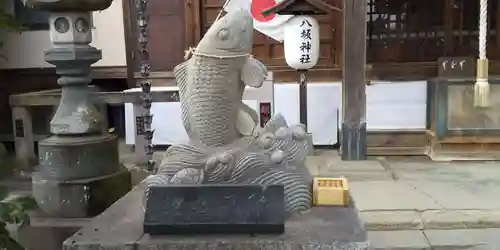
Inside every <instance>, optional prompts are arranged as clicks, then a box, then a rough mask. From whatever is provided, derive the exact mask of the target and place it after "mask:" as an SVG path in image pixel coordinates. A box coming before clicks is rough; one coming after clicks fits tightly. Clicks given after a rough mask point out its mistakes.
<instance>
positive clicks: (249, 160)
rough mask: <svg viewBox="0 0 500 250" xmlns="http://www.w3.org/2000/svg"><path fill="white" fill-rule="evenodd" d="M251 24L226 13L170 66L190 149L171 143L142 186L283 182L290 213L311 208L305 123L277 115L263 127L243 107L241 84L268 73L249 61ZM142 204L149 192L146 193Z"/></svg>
mask: <svg viewBox="0 0 500 250" xmlns="http://www.w3.org/2000/svg"><path fill="white" fill-rule="evenodd" d="M252 34H253V19H252V17H251V16H250V13H248V11H247V10H243V9H242V10H239V11H234V12H231V13H228V14H226V15H225V16H223V17H222V18H220V19H218V20H217V21H215V23H214V24H213V25H212V26H211V27H210V29H209V30H208V31H207V32H206V34H205V36H204V37H203V39H202V40H201V41H200V43H199V44H198V46H197V48H196V49H195V50H194V51H193V52H192V56H191V58H190V59H188V60H187V61H185V62H184V63H181V64H180V65H178V66H176V67H175V69H174V74H175V78H176V80H177V84H178V86H179V93H180V102H181V110H182V121H183V124H184V127H185V129H186V132H187V134H188V136H189V138H190V141H189V143H188V144H181V145H172V146H171V147H170V148H169V149H168V150H167V152H166V153H165V156H164V159H163V160H162V162H161V163H160V165H159V167H158V171H157V173H156V174H155V175H152V176H150V177H148V178H147V179H146V180H145V181H146V182H148V185H150V186H151V185H168V184H213V183H226V184H232V183H233V184H238V183H239V184H262V185H270V184H282V185H284V187H285V209H286V211H287V212H288V213H295V212H300V211H303V210H307V209H309V208H310V207H311V202H312V193H311V179H312V178H311V176H310V174H309V172H308V170H307V169H306V168H305V165H304V162H305V158H306V156H307V154H308V149H309V148H310V145H309V141H308V140H307V139H306V131H305V127H304V126H303V125H297V126H292V127H288V125H287V123H286V121H285V119H284V118H283V116H281V115H280V114H278V115H276V116H273V117H271V119H270V120H269V122H268V123H267V124H266V125H265V126H264V127H263V128H262V127H260V125H259V123H258V115H257V113H256V112H255V111H254V110H253V109H251V108H250V107H248V106H246V105H245V104H243V103H242V96H243V91H244V89H245V86H251V87H260V86H262V84H263V82H264V80H265V79H266V77H267V69H266V67H265V66H264V65H263V64H262V63H261V62H259V61H258V60H256V59H255V58H253V57H252V56H251V54H250V53H251V51H252V41H253V37H252ZM146 198H147V191H146Z"/></svg>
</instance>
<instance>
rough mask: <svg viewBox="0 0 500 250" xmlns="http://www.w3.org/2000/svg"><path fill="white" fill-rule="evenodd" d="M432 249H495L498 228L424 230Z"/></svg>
mask: <svg viewBox="0 0 500 250" xmlns="http://www.w3.org/2000/svg"><path fill="white" fill-rule="evenodd" d="M424 234H425V236H426V237H427V239H428V240H429V243H430V244H431V246H432V249H433V250H454V249H461V250H463V249H471V250H472V249H473V250H497V249H500V229H457V230H424Z"/></svg>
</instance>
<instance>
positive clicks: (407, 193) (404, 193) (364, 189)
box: [349, 181, 442, 211]
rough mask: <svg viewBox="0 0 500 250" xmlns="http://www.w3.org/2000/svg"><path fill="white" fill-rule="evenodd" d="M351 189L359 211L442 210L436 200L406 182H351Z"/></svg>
mask: <svg viewBox="0 0 500 250" xmlns="http://www.w3.org/2000/svg"><path fill="white" fill-rule="evenodd" d="M349 189H350V191H351V196H352V197H353V199H354V200H355V201H356V206H357V207H358V209H359V211H370V210H372V211H373V210H376V211H383V210H411V211H424V210H436V209H442V206H440V205H439V204H438V203H437V202H436V201H435V200H433V199H431V198H430V197H429V196H427V195H425V194H422V193H420V192H417V191H416V190H415V188H414V187H412V186H410V185H408V184H407V183H404V182H399V181H366V182H350V183H349Z"/></svg>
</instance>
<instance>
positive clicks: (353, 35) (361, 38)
mask: <svg viewBox="0 0 500 250" xmlns="http://www.w3.org/2000/svg"><path fill="white" fill-rule="evenodd" d="M343 14H344V63H343V79H344V80H343V83H342V110H343V112H342V116H343V119H342V130H341V131H342V137H341V142H340V143H341V146H340V147H341V154H342V160H346V161H351V160H366V154H367V152H366V151H367V150H366V93H365V89H366V81H365V63H366V0H344V12H343Z"/></svg>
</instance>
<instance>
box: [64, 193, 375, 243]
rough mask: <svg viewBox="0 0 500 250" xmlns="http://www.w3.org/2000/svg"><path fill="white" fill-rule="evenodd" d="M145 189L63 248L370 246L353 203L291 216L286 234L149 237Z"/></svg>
mask: <svg viewBox="0 0 500 250" xmlns="http://www.w3.org/2000/svg"><path fill="white" fill-rule="evenodd" d="M144 188H145V185H144V183H143V184H141V185H139V186H137V187H136V188H135V189H134V190H132V191H131V192H130V193H128V194H127V195H126V196H125V197H123V198H122V199H120V200H119V201H118V202H116V203H115V204H113V205H112V206H111V207H110V208H109V209H108V210H106V211H105V212H104V213H102V214H101V215H100V216H98V217H96V218H95V219H94V220H92V221H91V222H90V223H89V224H88V225H86V226H85V227H84V228H82V229H81V230H80V231H78V232H77V233H76V234H74V235H73V236H71V237H70V238H68V239H67V240H66V241H65V242H64V249H65V250H80V249H90V248H92V249H93V248H96V249H97V248H98V249H102V250H111V249H140V250H142V249H144V250H145V249H148V250H154V249H158V250H159V249H197V250H219V249H238V250H281V249H282V250H285V249H286V250H299V249H308V250H309V249H311V250H312V249H329V250H333V249H351V250H356V249H371V248H370V244H369V242H368V239H367V235H366V231H365V230H364V227H363V224H362V222H361V221H360V219H359V217H358V214H357V210H356V208H355V207H354V204H353V203H351V204H350V207H313V208H312V209H311V210H309V211H307V212H305V213H303V214H302V215H300V216H296V217H293V218H291V219H289V220H288V221H287V222H286V224H285V233H284V234H282V235H275V236H270V235H248V234H243V235H213V236H173V235H163V236H151V235H148V234H144V233H143V228H142V222H143V220H144V212H143V210H142V206H141V200H142V196H143V194H144ZM124 218H126V219H124Z"/></svg>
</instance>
